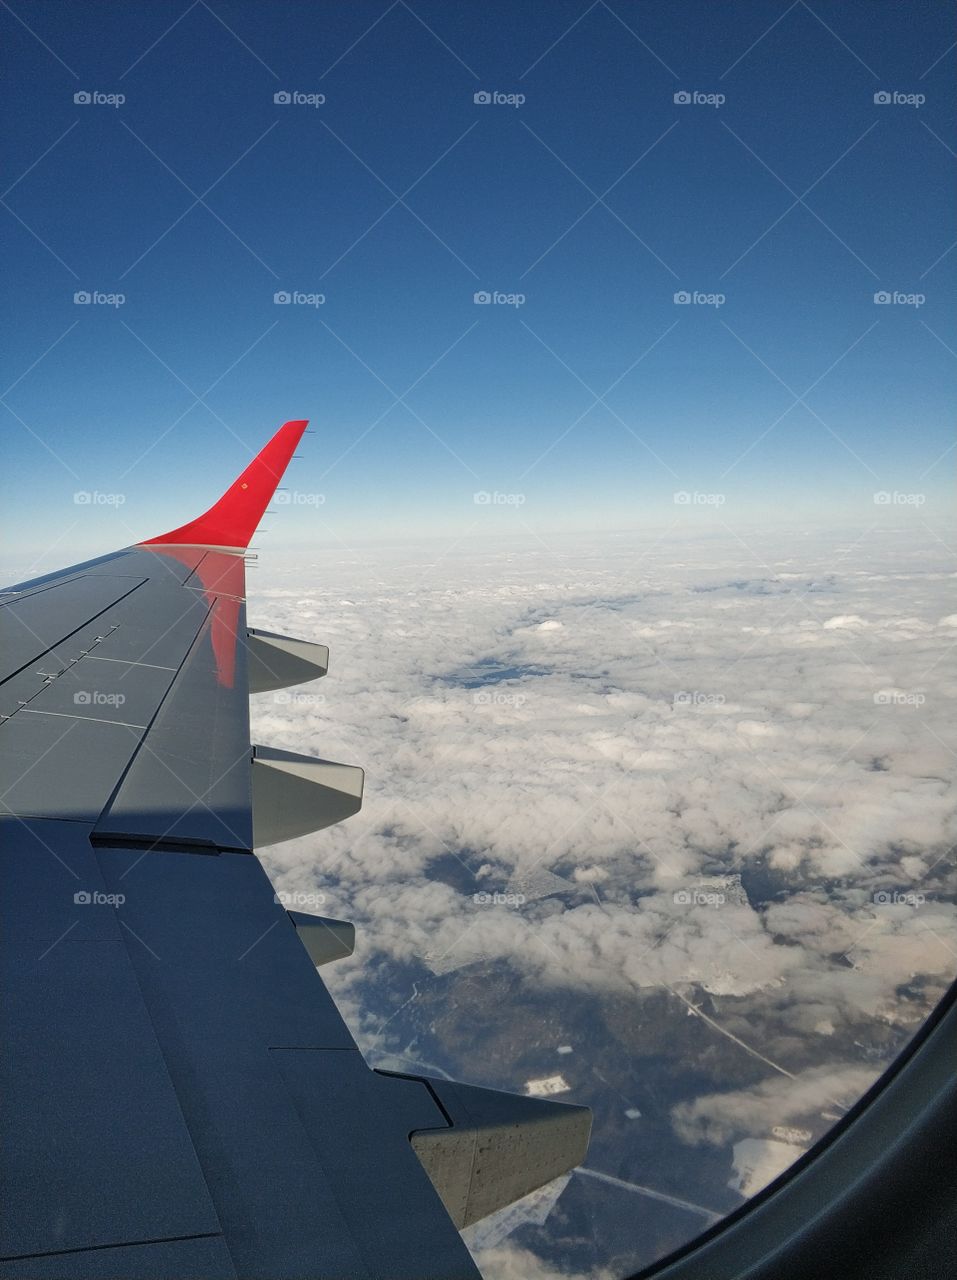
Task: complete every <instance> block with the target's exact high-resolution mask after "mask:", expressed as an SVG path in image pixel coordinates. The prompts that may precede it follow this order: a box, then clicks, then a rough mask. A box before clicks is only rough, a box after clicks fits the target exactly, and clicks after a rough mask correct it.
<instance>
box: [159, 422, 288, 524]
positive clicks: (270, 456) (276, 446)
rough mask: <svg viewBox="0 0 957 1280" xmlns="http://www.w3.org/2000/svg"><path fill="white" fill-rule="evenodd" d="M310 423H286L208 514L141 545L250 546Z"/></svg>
mask: <svg viewBox="0 0 957 1280" xmlns="http://www.w3.org/2000/svg"><path fill="white" fill-rule="evenodd" d="M308 425H309V424H308V421H307V420H305V419H301V420H297V421H295V422H287V423H285V425H284V426H281V427H280V428H279V430H278V431H277V432H276V434H275V435H274V436H273V438H272V439H271V440H270V441H269V443H268V444H267V445H266V446H265V448H264V449H263V450H262V451H261V452H260V453H258V454H257V455H256V457H255V458H253V460H252V462H251V463H250V464H249V466H248V467H247V468H246V470H245V471H244V472H243V473H242V475H241V476H239V477H238V479H236V480H234V481H233V483H232V484H231V485H230V486H229V488H228V489H227V490H226V492H225V493H224V494H223V496H222V497H221V498H220V500H219V501H218V502H217V503H216V504H215V506H212V507H210V509H209V510H208V511H207V512H206V513H205V515H201V516H199V517H198V519H196V520H191V521H190V522H189V524H184V525H180V527H179V528H178V529H172V530H170V532H169V533H161V534H160V535H159V537H156V538H146V539H144V541H143V542H141V543H139V544H138V545H139V546H141V547H148V546H150V545H153V544H155V543H161V542H167V543H179V544H180V545H182V544H184V543H187V544H189V545H193V546H201V547H248V546H249V542H250V539H251V538H252V536H253V534H254V533H255V532H256V528H257V526H258V524H259V522H260V520H261V519H262V517H263V512H264V511H265V510H266V507H267V506H268V505H269V500H270V499H271V498H272V496H273V494H274V493H275V492H276V486H277V485H278V484H279V481H280V480H281V479H282V475H283V472H284V471H285V470H286V467H287V465H288V463H289V459H290V458H291V457H292V455H293V453H295V450H296V445H297V444H298V443H299V441H300V440H301V438H302V433H303V432H304V431H305V429H306V427H307V426H308Z"/></svg>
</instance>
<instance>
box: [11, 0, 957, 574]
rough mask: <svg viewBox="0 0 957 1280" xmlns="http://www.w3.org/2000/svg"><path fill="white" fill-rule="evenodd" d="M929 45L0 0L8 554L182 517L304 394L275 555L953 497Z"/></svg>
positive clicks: (942, 239) (748, 11) (568, 15)
mask: <svg viewBox="0 0 957 1280" xmlns="http://www.w3.org/2000/svg"><path fill="white" fill-rule="evenodd" d="M24 24H28V26H29V28H30V29H29V30H28V29H27V26H26V25H24ZM952 27H953V20H952V14H951V10H950V6H948V5H945V4H943V3H917V4H909V5H906V6H905V5H900V4H897V3H889V2H886V3H885V2H879V0H878V2H875V0H866V2H864V0H842V2H841V3H832V2H825V0H820V2H817V0H815V3H813V4H812V5H807V4H805V3H803V0H798V2H797V3H795V4H792V5H790V7H789V6H788V4H787V3H786V2H785V0H776V2H775V3H770V2H767V0H760V2H758V0H744V2H740V3H735V4H732V5H718V4H714V3H712V2H711V0H706V2H700V3H699V2H689V0H667V2H658V0H649V2H647V3H642V4H635V3H627V2H626V0H619V2H618V3H614V4H605V3H603V0H598V2H597V3H595V4H592V5H591V6H590V7H589V4H588V2H587V0H574V2H572V0H553V2H550V3H547V4H546V3H542V4H537V5H536V4H526V5H514V4H512V3H507V2H502V0H500V2H496V3H483V4H472V5H456V6H451V5H446V4H441V3H438V2H437V0H413V2H412V3H411V4H406V3H404V0H398V2H397V3H395V4H392V5H391V6H390V4H389V3H388V0H376V2H375V3H370V2H366V0H359V2H358V3H350V4H344V3H343V4H337V5H336V4H323V5H318V4H311V3H309V4H306V3H272V4H268V5H263V4H257V3H247V2H232V3H229V2H227V0H211V3H210V4H206V3H205V2H204V0H197V2H196V3H194V4H192V5H189V4H188V0H182V3H179V2H178V3H175V4H167V3H156V4H151V5H137V6H114V5H95V6H91V5H72V6H67V5H64V4H62V3H59V2H50V0H34V2H33V3H31V4H30V5H29V6H26V5H25V4H23V3H17V0H14V2H13V3H12V4H11V6H10V7H7V6H6V5H4V6H3V8H0V28H2V33H3V46H4V55H3V57H4V60H5V63H6V67H5V80H4V89H3V96H4V99H5V120H6V132H7V140H8V146H7V170H6V172H7V180H6V182H5V183H4V187H6V188H10V189H9V190H8V191H7V194H6V195H5V197H4V200H5V205H6V207H5V208H3V207H0V219H2V221H0V227H2V235H3V247H4V250H5V260H6V263H7V267H8V269H7V271H6V272H5V283H4V288H5V290H6V292H7V298H6V312H7V314H8V316H11V315H12V316H13V317H14V318H15V320H14V324H13V326H12V332H11V333H10V336H9V341H8V342H7V344H6V349H5V353H4V361H3V376H2V385H3V388H5V389H6V390H5V393H4V398H3V407H4V437H5V447H4V458H5V467H4V485H3V488H4V500H3V506H4V525H5V527H6V541H7V547H6V551H7V554H9V553H10V550H11V543H12V544H13V545H14V546H15V547H17V548H20V547H25V548H30V549H31V553H32V552H36V553H38V554H39V553H46V552H48V551H49V544H51V543H53V542H54V541H55V540H56V539H59V540H60V541H59V543H58V545H57V548H56V551H55V552H50V554H51V555H52V559H53V560H54V561H57V560H59V561H64V560H66V561H68V560H69V559H71V558H75V557H74V556H73V554H72V553H73V551H74V549H75V550H76V551H77V552H82V553H84V554H86V553H88V552H95V551H97V550H106V549H109V548H111V547H112V546H114V545H117V544H124V543H127V542H129V541H131V540H133V539H135V538H136V537H140V536H148V535H150V534H151V533H155V532H158V531H159V530H160V529H163V528H167V527H170V526H172V525H173V524H176V523H179V522H181V521H182V520H183V519H186V518H189V517H191V516H193V515H195V514H196V513H197V512H198V511H200V510H202V509H203V508H204V507H205V506H207V505H209V503H210V502H211V501H212V499H213V498H214V497H216V496H217V495H218V493H219V491H220V490H221V489H222V488H223V487H225V485H226V483H228V482H229V480H231V479H232V477H233V475H235V474H236V473H237V472H238V471H239V470H240V469H241V467H242V466H244V465H245V463H246V462H247V461H248V458H249V456H250V452H251V451H254V450H255V449H257V448H258V447H259V446H260V444H261V443H262V442H263V441H264V440H265V438H267V436H268V435H269V434H270V433H271V432H272V430H274V429H275V427H276V426H278V425H279V424H280V423H281V422H283V421H285V420H286V419H288V418H295V417H309V418H310V419H311V420H312V426H313V427H314V428H315V431H316V434H315V435H312V436H309V437H307V438H306V442H305V448H304V450H303V453H304V456H303V458H302V460H301V461H298V462H296V463H294V464H293V468H294V469H293V471H292V472H291V475H290V478H289V484H290V487H291V488H292V489H293V490H294V491H295V493H296V494H297V495H300V497H299V498H297V499H296V500H294V502H293V503H291V504H290V505H289V506H288V507H287V508H285V509H284V510H283V511H281V512H279V513H278V514H277V515H276V516H275V517H272V518H270V520H269V521H268V522H267V523H268V525H269V530H270V532H269V538H270V541H271V544H272V545H275V546H278V545H279V544H280V543H290V544H293V543H296V542H297V541H299V542H301V541H309V540H311V541H315V542H316V543H317V544H321V545H328V546H330V547H331V546H335V545H337V542H338V541H344V542H346V543H348V542H350V540H352V539H356V538H359V537H365V536H368V537H375V536H381V537H403V536H410V535H417V534H420V533H423V532H429V531H433V532H436V533H440V534H443V535H446V536H449V537H452V536H459V535H461V534H462V533H464V532H466V531H467V530H469V529H474V530H476V531H478V532H481V531H482V530H483V529H485V530H488V531H491V530H492V529H495V530H498V531H502V530H503V529H505V528H507V527H509V526H508V521H509V519H513V520H519V521H520V522H522V523H523V524H525V525H527V526H529V527H534V528H537V529H547V528H551V529H562V528H570V529H574V528H585V527H589V528H601V527H612V526H614V527H625V526H631V525H638V524H642V523H649V524H654V523H659V524H662V523H667V522H668V521H671V520H673V519H674V518H675V517H676V514H677V515H678V516H680V517H682V518H685V517H688V516H689V514H690V515H691V516H693V515H695V514H696V512H695V510H692V512H690V513H689V512H687V511H682V510H680V509H679V508H676V505H675V503H674V494H675V492H677V491H688V492H694V491H700V492H701V493H707V494H715V493H716V494H721V495H723V497H724V503H723V506H722V508H721V510H720V512H719V514H720V515H721V518H722V519H724V520H726V521H728V522H735V521H741V522H746V521H748V520H754V521H764V520H768V519H770V518H772V517H773V518H775V519H782V520H787V519H791V518H798V519H801V520H814V521H827V522H830V523H835V522H836V521H842V520H847V521H850V522H851V523H853V522H855V521H856V522H859V523H860V524H861V526H862V527H863V525H864V524H865V523H866V522H867V521H870V520H874V519H884V518H890V517H893V518H898V519H902V520H903V519H905V518H911V517H914V518H921V519H927V520H935V519H937V518H938V517H939V518H941V519H943V518H945V516H946V504H947V501H948V499H947V495H948V493H949V488H950V470H951V468H950V462H951V461H952V457H953V455H952V454H951V455H949V456H944V455H946V451H947V449H948V447H949V446H950V445H951V442H952V432H953V427H952V417H953V406H954V401H955V355H954V351H955V350H957V338H955V334H954V320H953V306H952V302H953V297H954V294H955V280H954V273H955V264H957V252H955V251H953V239H954V193H953V182H952V170H953V163H954V155H953V152H952V151H951V150H950V148H951V147H952V145H953V138H954V136H955V133H954V128H953V119H952V106H951V103H952V101H953V97H954V95H953V88H954V86H953V73H952V57H951V56H944V55H946V52H947V50H948V47H949V46H950V45H951V44H952V42H953V30H952ZM82 91H86V92H91V93H92V92H97V93H100V94H123V95H125V97H126V101H125V103H123V105H122V106H120V107H113V106H110V105H107V104H98V103H89V104H83V103H80V104H77V103H74V100H73V98H74V94H75V93H77V92H82ZM281 91H287V92H290V93H292V92H298V93H300V94H324V95H325V97H326V101H325V103H324V104H323V105H321V106H319V107H313V106H309V105H305V104H295V103H289V104H282V103H280V104H277V103H275V102H274V100H273V99H274V94H276V93H277V92H281ZM480 91H487V92H490V93H491V92H497V93H500V94H523V95H525V101H524V103H522V104H521V105H520V106H513V105H507V104H504V103H503V104H497V103H489V104H481V103H478V104H477V103H476V102H474V100H473V95H474V94H475V93H477V92H480ZM680 92H685V93H692V94H693V93H695V92H697V93H698V94H722V95H724V97H725V99H726V100H725V101H724V102H723V103H722V104H721V105H719V106H714V105H708V104H706V103H701V104H697V103H694V102H692V103H681V102H677V103H676V102H675V94H676V93H680ZM881 92H886V93H890V94H895V93H896V94H904V95H908V94H909V95H914V94H919V95H923V97H924V98H925V101H924V102H923V103H922V104H920V105H912V104H908V103H904V102H890V103H875V101H874V95H875V93H881ZM11 184H13V185H12V187H11ZM197 198H201V199H200V202H199V203H194V201H196V200H197ZM281 290H298V291H300V292H302V293H321V294H323V295H325V302H324V303H323V304H322V305H321V306H315V307H313V306H307V305H288V306H282V305H276V304H275V303H274V301H273V297H274V294H275V293H276V292H277V291H281ZM482 290H488V291H495V290H497V291H500V292H501V293H503V294H523V295H525V302H524V304H523V305H522V306H520V307H514V306H509V305H494V304H493V305H484V306H483V305H476V303H475V302H474V301H473V295H474V294H475V293H476V292H478V291H482ZM881 290H885V291H889V292H891V293H894V292H895V291H897V292H898V293H900V294H905V295H906V294H923V295H924V297H925V299H926V300H925V302H924V303H923V305H921V306H919V307H917V306H913V305H908V304H906V303H897V304H895V303H891V304H888V305H877V304H875V302H874V295H875V293H877V292H878V291H881ZM77 291H99V292H101V293H103V294H110V293H122V294H124V295H125V298H126V301H125V303H124V305H122V306H120V307H112V306H110V305H106V304H92V305H85V306H84V305H77V304H75V303H74V300H73V299H74V293H75V292H77ZM679 291H689V292H692V293H693V292H695V291H697V292H699V293H702V294H723V295H724V296H725V299H726V301H725V302H724V305H722V306H721V307H715V306H711V305H707V304H688V305H681V304H676V303H675V301H674V295H675V294H676V293H678V292H679ZM410 387H411V390H408V389H409V388H410ZM609 388H610V389H609ZM808 388H811V389H810V390H809V391H808ZM407 392H408V393H407ZM406 393H407V394H406ZM805 393H807V400H806V403H803V402H802V401H801V400H800V397H801V396H802V395H804V394H805ZM396 397H403V398H402V399H401V400H397V398H396ZM596 397H602V398H599V399H596ZM480 490H483V491H485V490H487V491H492V492H499V493H502V494H520V495H522V496H523V498H524V501H523V502H522V503H521V505H520V506H516V505H515V504H511V505H510V504H503V505H502V509H501V510H500V509H498V508H496V507H495V504H489V506H490V507H491V508H492V509H490V510H487V509H483V508H482V507H481V506H477V505H476V504H475V503H474V501H473V494H474V493H475V492H476V491H480ZM879 490H887V491H900V492H903V493H908V494H909V493H918V494H921V495H923V496H924V497H925V499H926V501H925V502H924V504H923V506H922V507H919V508H915V507H914V506H913V505H912V504H911V505H907V504H895V505H893V506H892V507H891V509H890V512H889V514H888V512H886V511H885V510H883V509H881V508H880V507H875V504H874V502H873V495H874V493H875V492H876V491H879ZM77 491H83V492H92V493H96V494H100V495H103V494H106V495H111V494H120V495H122V498H123V503H122V505H121V506H112V505H110V504H109V503H108V502H105V501H102V500H101V501H96V500H94V501H93V502H91V503H89V504H86V505H85V506H84V505H83V504H76V503H75V502H74V500H73V495H74V494H75V493H76V492H77ZM314 494H321V495H322V501H321V504H320V503H319V500H318V499H316V500H315V503H314V502H313V501H312V500H310V499H309V497H308V496H306V497H302V495H314ZM709 514H714V511H713V508H712V509H711V511H710V513H709ZM483 520H487V523H486V524H484V525H483V524H482V521H483ZM476 522H478V524H477V525H476Z"/></svg>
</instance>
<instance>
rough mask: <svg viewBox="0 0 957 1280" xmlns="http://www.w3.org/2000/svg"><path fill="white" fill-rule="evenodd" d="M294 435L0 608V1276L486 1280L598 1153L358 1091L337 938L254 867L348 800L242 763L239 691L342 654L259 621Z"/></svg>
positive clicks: (308, 767)
mask: <svg viewBox="0 0 957 1280" xmlns="http://www.w3.org/2000/svg"><path fill="white" fill-rule="evenodd" d="M304 427H305V423H290V424H286V426H285V427H283V428H281V429H280V431H279V432H278V433H277V435H276V436H275V437H274V438H273V440H272V441H270V443H269V445H267V446H266V449H264V450H263V453H262V454H260V455H259V456H258V457H257V459H255V460H254V461H253V463H252V464H250V467H249V468H247V470H246V471H245V472H244V473H243V475H242V476H240V477H239V479H238V480H237V481H236V484H235V485H234V486H233V487H232V488H231V489H230V490H228V491H227V494H226V495H224V498H223V499H221V500H220V503H219V504H217V506H216V507H214V508H212V509H211V511H210V512H208V513H207V514H206V516H204V517H201V518H200V520H199V521H194V522H192V524H191V525H187V526H183V528H182V529H180V530H174V531H173V533H172V534H170V535H164V537H163V538H162V539H157V540H154V541H153V542H151V543H143V544H139V545H137V546H134V547H130V548H128V549H126V550H124V551H120V552H117V553H116V554H114V555H110V556H104V557H100V558H99V559H97V560H93V561H90V562H88V563H86V564H81V565H77V566H75V567H73V568H71V569H67V570H64V571H62V572H61V573H57V574H50V575H47V576H46V577H44V578H40V579H36V580H35V581H32V582H27V583H21V584H18V585H17V586H15V587H12V588H10V589H9V590H7V591H5V592H3V593H0V640H2V650H0V651H2V666H0V875H2V892H0V954H2V979H0V982H2V996H3V1003H2V1043H3V1045H4V1047H5V1053H4V1054H3V1057H2V1060H0V1115H2V1154H0V1172H2V1182H3V1186H2V1193H0V1203H2V1222H0V1244H2V1249H0V1258H2V1261H0V1277H10V1278H11V1280H12V1278H14V1277H16V1278H21V1280H46V1278H48V1277H49V1278H53V1277H63V1278H73V1277H77V1278H79V1277H104V1278H106V1277H116V1278H117V1280H119V1278H120V1277H122V1280H147V1278H153V1277H157V1278H163V1280H171V1278H172V1280H179V1278H182V1280H192V1278H193V1277H195V1278H196V1280H219V1278H220V1277H223V1278H225V1277H241V1278H242V1280H250V1278H258V1277H262V1278H263V1280H287V1278H288V1280H305V1278H307V1277H309V1278H314V1277H343V1278H346V1277H348V1278H349V1280H365V1278H367V1277H368V1278H369V1280H371V1278H373V1277H377V1278H378V1277H381V1278H382V1280H404V1278H408V1280H423V1278H424V1277H449V1278H452V1277H456V1278H459V1277H461V1278H464V1277H474V1276H477V1275H478V1272H477V1270H476V1268H475V1265H474V1263H473V1262H472V1260H471V1256H470V1254H469V1252H468V1250H467V1249H466V1247H465V1245H464V1243H463V1241H462V1238H461V1236H460V1234H459V1228H461V1227H463V1226H465V1225H468V1224H469V1223H471V1222H474V1221H476V1220H477V1219H479V1218H481V1217H482V1216H484V1215H485V1214H487V1213H490V1212H492V1211H493V1210H495V1209H498V1208H501V1207H503V1206H504V1205H506V1204H508V1203H511V1201H513V1200H514V1199H516V1198H518V1197H519V1196H521V1195H524V1194H526V1193H527V1192H529V1191H531V1190H534V1189H535V1188H536V1187H538V1186H541V1185H542V1184H543V1183H544V1182H546V1181H548V1180H549V1179H551V1178H553V1177H556V1176H558V1175H559V1174H561V1173H563V1172H566V1171H567V1170H568V1169H569V1168H571V1167H573V1166H574V1165H575V1164H576V1163H578V1162H579V1161H580V1160H581V1159H582V1158H583V1157H584V1153H585V1149H586V1147H587V1141H588V1132H589V1127H590V1113H589V1112H588V1111H587V1109H585V1108H583V1107H573V1106H567V1105H562V1104H558V1103H552V1102H547V1101H542V1100H538V1099H529V1098H525V1097H520V1096H516V1095H512V1094H508V1093H499V1092H497V1091H492V1090H487V1089H482V1088H477V1087H475V1086H469V1085H463V1084H457V1083H454V1082H450V1081H445V1080H431V1079H427V1078H425V1077H410V1076H398V1075H393V1074H389V1073H385V1072H380V1071H375V1070H372V1069H370V1068H369V1067H368V1066H367V1064H366V1063H365V1061H364V1059H363V1057H362V1055H361V1053H360V1051H359V1049H358V1048H357V1046H356V1043H355V1041H354V1040H353V1038H352V1036H351V1035H350V1033H349V1031H348V1029H347V1027H346V1025H345V1023H344V1022H343V1020H342V1018H341V1017H340V1015H339V1013H338V1010H337V1009H336V1006H335V1004H334V1002H333V1000H332V998H331V997H330V995H329V993H328V991H327V989H326V987H325V984H324V983H323V982H322V979H321V977H320V975H319V973H318V971H317V966H320V965H322V964H324V963H328V962H330V961H332V960H334V959H335V958H337V957H338V956H342V955H346V954H349V953H350V952H351V950H352V945H353V938H354V930H353V929H352V926H351V925H349V924H348V923H347V922H345V921H325V920H323V919H322V918H320V917H313V916H309V915H307V914H305V913H302V912H298V911H297V912H289V911H286V910H285V909H284V907H283V905H282V904H281V902H279V901H277V896H276V894H275V893H274V890H273V887H272V885H271V883H270V881H269V879H268V877H267V875H266V873H265V871H264V869H263V867H262V865H261V863H260V861H259V859H258V858H257V857H256V855H255V852H254V848H255V847H256V846H261V845H265V844H269V843H274V842H275V841H276V840H279V839H286V838H289V837H290V836H294V835H301V834H304V833H305V832H308V831H313V830H318V829H320V828H321V827H323V826H328V825H329V824H330V823H332V822H335V821H340V820H342V819H343V818H344V817H348V816H349V815H350V814H352V813H355V812H356V811H357V810H358V808H359V807H360V805H361V796H362V772H361V770H359V769H357V768H356V767H355V766H352V765H343V764H337V763H334V762H331V761H325V760H320V759H315V758H313V757H306V756H299V755H296V754H295V753H292V752H282V751H276V750H266V749H265V748H258V749H257V748H254V747H253V746H252V744H251V743H250V734H249V693H250V692H251V691H252V692H255V691H258V690H261V689H264V688H277V687H281V686H283V685H285V684H294V683H300V682H302V681H303V680H305V679H310V678H316V677H318V676H321V675H323V674H324V672H325V669H326V664H327V660H328V651H327V650H326V649H325V647H324V646H322V645H319V644H313V643H311V642H308V641H304V640H298V639H294V638H290V637H284V636H278V635H275V634H273V633H269V632H257V631H254V630H250V629H249V628H248V627H247V624H246V608H245V599H244V597H245V578H244V570H245V558H244V552H245V547H246V545H247V542H248V536H249V533H250V532H251V529H252V528H254V527H255V524H256V523H258V520H259V518H260V516H261V514H262V509H263V507H264V506H265V500H268V494H271V493H272V490H273V488H274V487H275V484H276V483H278V479H279V476H280V475H281V471H282V468H283V467H284V466H285V463H286V461H288V455H291V452H292V448H293V447H294V444H295V442H297V441H298V439H299V437H300V436H301V434H302V430H303V429H304ZM277 441H279V443H280V445H281V448H280V449H279V451H278V452H279V457H278V460H277V448H276V446H277ZM270 449H271V450H272V453H269V452H268V451H269V450H270ZM264 458H265V459H266V462H265V466H266V472H267V474H266V475H265V476H264V475H263V474H262V470H263V466H264V462H263V460H264ZM280 463H281V465H280ZM257 465H258V466H259V472H256V471H255V470H254V469H255V468H256V467H257ZM244 477H245V480H244ZM265 489H268V494H267V495H266V499H265V500H263V493H264V492H265ZM248 490H252V491H253V497H252V498H251V499H250V501H251V502H252V507H251V508H250V510H248V511H246V510H245V508H242V509H241V510H240V515H241V517H242V518H237V517H236V514H235V506H236V503H237V502H238V503H240V504H241V503H242V502H245V501H246V499H245V494H246V493H247V492H248ZM230 495H233V497H232V502H233V508H234V509H233V513H232V516H231V517H230V511H229V510H227V511H226V517H229V518H231V519H232V523H229V520H228V519H227V522H226V523H225V524H224V522H223V521H224V516H223V512H222V510H221V507H222V504H223V503H224V502H226V500H227V499H228V498H230ZM237 495H238V497H237ZM253 499H254V500H253ZM228 506H229V504H227V507H228ZM253 517H255V519H253ZM250 521H252V525H251V527H250ZM204 522H205V523H204ZM184 531H185V533H184ZM186 538H188V539H189V540H188V541H187V540H185V539H186ZM224 538H226V539H228V540H226V541H224ZM204 539H206V540H205V541H204ZM317 856H319V857H321V849H320V850H319V852H318V853H317Z"/></svg>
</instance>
